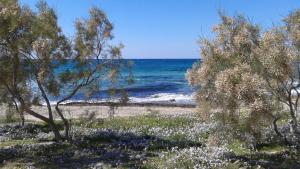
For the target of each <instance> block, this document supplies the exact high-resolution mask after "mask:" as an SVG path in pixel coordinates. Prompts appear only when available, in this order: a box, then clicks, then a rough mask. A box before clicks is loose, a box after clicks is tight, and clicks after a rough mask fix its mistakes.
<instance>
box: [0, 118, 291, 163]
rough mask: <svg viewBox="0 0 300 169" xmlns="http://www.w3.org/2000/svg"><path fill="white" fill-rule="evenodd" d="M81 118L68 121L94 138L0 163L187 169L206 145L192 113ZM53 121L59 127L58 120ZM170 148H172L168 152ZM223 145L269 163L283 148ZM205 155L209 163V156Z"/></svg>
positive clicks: (244, 156)
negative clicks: (164, 115) (251, 147)
mask: <svg viewBox="0 0 300 169" xmlns="http://www.w3.org/2000/svg"><path fill="white" fill-rule="evenodd" d="M84 120H85V119H73V120H72V124H73V125H74V126H75V127H77V128H85V129H87V131H101V132H103V133H101V132H100V134H99V135H95V136H94V135H93V134H92V133H83V134H84V135H85V137H78V139H79V140H77V142H75V143H74V144H69V143H60V144H54V145H49V146H44V147H42V148H40V149H39V148H38V149H34V150H31V149H28V150H26V151H24V152H23V154H21V156H19V157H16V158H15V159H11V160H10V161H9V164H5V165H2V166H1V164H0V167H9V166H14V167H15V168H22V167H23V166H26V165H27V163H28V162H30V163H32V164H33V165H34V166H35V167H37V168H59V167H61V165H63V166H64V167H66V168H72V167H74V165H75V166H77V167H87V164H90V163H94V162H95V161H98V162H99V161H100V162H101V163H103V166H105V167H107V168H145V169H148V168H149V169H151V168H174V167H177V168H188V167H190V168H193V165H195V164H197V163H199V159H200V160H201V158H199V154H200V155H201V154H204V156H205V153H206V151H204V153H203V152H202V149H205V148H206V146H205V141H206V139H207V137H208V135H209V132H207V131H206V130H203V132H199V133H196V130H193V127H194V125H195V124H202V123H201V122H200V121H199V120H197V119H196V118H194V117H188V116H176V117H175V116H174V117H163V116H160V115H158V114H156V113H152V114H150V115H144V116H135V117H115V118H107V119H95V118H93V119H91V120H90V121H89V122H86V121H84ZM57 123H59V124H60V126H61V125H62V123H61V122H60V121H57ZM42 126H44V127H47V126H45V125H42ZM196 129H198V128H196ZM200 129H201V128H200ZM84 131H85V130H84ZM114 132H115V133H114ZM87 136H90V137H87ZM195 138H202V139H200V140H197V139H195ZM80 140H81V141H80ZM36 143H39V141H38V140H36V139H24V140H8V141H3V142H0V150H1V149H3V148H4V147H7V146H15V145H20V146H18V147H19V148H20V147H22V145H30V144H36ZM175 147H176V150H175V151H173V150H172V149H173V148H175ZM197 148H200V150H198V149H197ZM227 148H228V149H230V150H231V152H232V153H233V154H234V155H235V156H239V157H242V159H251V158H252V159H253V158H254V159H255V156H256V155H260V156H258V157H259V158H258V157H257V159H255V160H259V159H260V158H261V159H266V160H269V161H270V160H272V158H273V157H274V156H276V157H277V154H280V153H282V152H284V151H286V148H285V147H284V146H281V145H275V144H269V145H268V144H265V145H263V146H261V147H260V148H259V150H258V151H251V150H250V149H248V148H247V147H246V146H245V143H243V142H241V141H239V140H233V141H232V142H231V143H230V144H228V146H227ZM78 152H79V153H78ZM209 152H210V151H207V153H209ZM189 153H191V154H189ZM194 153H195V154H194ZM194 157H195V158H194ZM207 158H208V159H207V160H208V161H209V160H210V159H209V158H210V155H208V157H207ZM41 159H47V160H46V161H42V160H41ZM59 159H63V161H62V163H58V162H59ZM212 160H213V159H212ZM280 160H282V159H280ZM243 165H244V162H243V161H240V162H238V163H234V162H232V163H231V162H230V163H228V164H227V165H226V167H227V168H239V167H240V166H243ZM255 165H256V164H255ZM14 167H9V168H14ZM224 168H225V166H224Z"/></svg>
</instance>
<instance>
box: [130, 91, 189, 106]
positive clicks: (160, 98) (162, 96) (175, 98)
mask: <svg viewBox="0 0 300 169" xmlns="http://www.w3.org/2000/svg"><path fill="white" fill-rule="evenodd" d="M129 102H131V103H180V104H195V102H194V100H193V96H192V95H186V94H174V93H159V94H153V95H151V96H148V97H130V98H129Z"/></svg>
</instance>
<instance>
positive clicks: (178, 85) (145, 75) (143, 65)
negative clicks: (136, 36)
mask: <svg viewBox="0 0 300 169" xmlns="http://www.w3.org/2000/svg"><path fill="white" fill-rule="evenodd" d="M130 61H132V62H133V67H132V72H133V74H134V83H133V84H132V85H129V86H124V88H125V90H126V91H127V93H128V95H129V99H130V102H135V103H143V102H160V103H162V102H171V103H192V97H191V95H192V92H193V90H192V89H191V88H190V87H189V86H188V83H187V81H186V79H185V73H186V71H187V69H188V68H191V67H192V65H193V63H195V62H197V61H198V60H196V59H133V60H130ZM66 67H67V65H66ZM62 69H63V68H62ZM105 99H107V98H106V94H105V86H104V89H103V90H102V91H100V92H97V93H94V94H93V98H92V100H94V101H101V100H105ZM53 100H54V99H53ZM81 100H84V96H83V94H81V93H78V94H77V95H75V96H74V97H73V98H72V101H81Z"/></svg>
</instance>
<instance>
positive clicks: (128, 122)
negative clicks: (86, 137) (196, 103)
mask: <svg viewBox="0 0 300 169" xmlns="http://www.w3.org/2000/svg"><path fill="white" fill-rule="evenodd" d="M192 122H195V120H194V119H190V118H187V117H176V118H167V117H159V116H149V115H148V116H135V117H115V118H111V119H97V120H95V121H92V122H91V123H89V124H83V123H82V122H81V121H80V120H79V121H78V120H77V121H74V125H76V126H82V125H86V127H89V128H98V129H99V128H109V129H115V130H119V129H131V128H138V127H141V126H143V127H148V128H151V127H167V128H178V127H185V126H187V125H189V124H191V123H192Z"/></svg>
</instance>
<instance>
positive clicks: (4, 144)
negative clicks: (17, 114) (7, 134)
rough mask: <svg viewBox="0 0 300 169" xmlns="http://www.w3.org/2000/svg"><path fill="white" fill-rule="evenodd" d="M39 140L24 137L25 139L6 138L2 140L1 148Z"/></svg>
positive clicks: (33, 142)
mask: <svg viewBox="0 0 300 169" xmlns="http://www.w3.org/2000/svg"><path fill="white" fill-rule="evenodd" d="M35 143H37V140H35V139H23V140H6V141H1V142H0V148H4V147H10V146H15V145H28V144H35Z"/></svg>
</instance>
